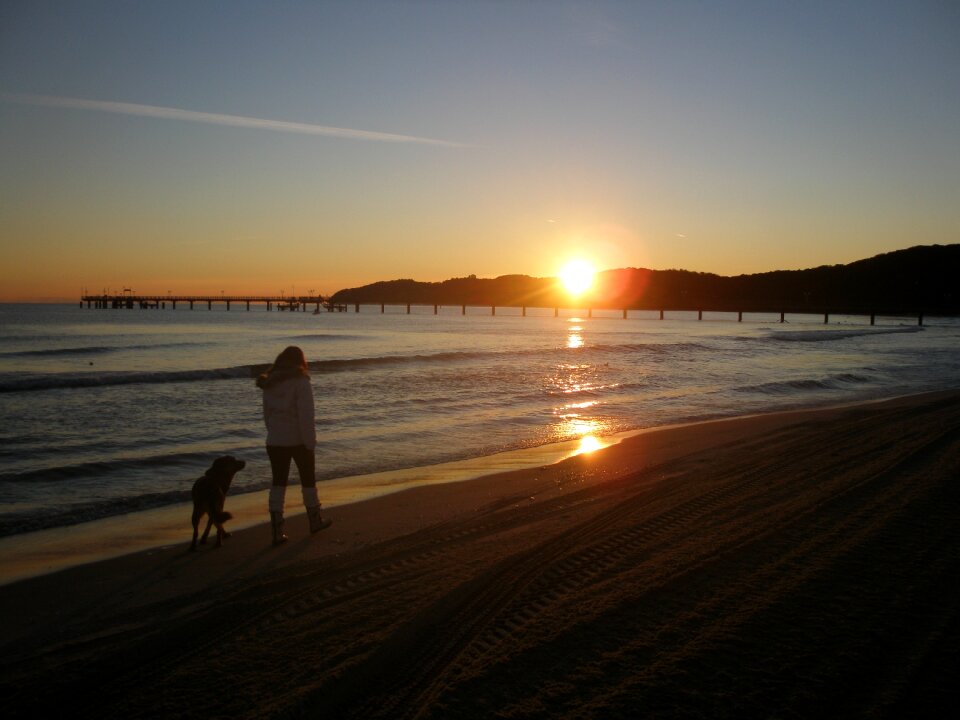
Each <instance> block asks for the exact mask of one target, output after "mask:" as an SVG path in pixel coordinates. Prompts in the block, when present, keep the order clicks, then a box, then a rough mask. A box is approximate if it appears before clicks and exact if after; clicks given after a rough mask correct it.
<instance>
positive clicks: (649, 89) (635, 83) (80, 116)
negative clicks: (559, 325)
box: [0, 2, 960, 299]
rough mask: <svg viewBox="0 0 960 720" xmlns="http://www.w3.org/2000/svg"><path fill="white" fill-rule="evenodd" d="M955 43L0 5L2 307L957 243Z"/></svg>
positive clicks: (956, 9)
mask: <svg viewBox="0 0 960 720" xmlns="http://www.w3.org/2000/svg"><path fill="white" fill-rule="evenodd" d="M958 40H960V5H958V4H957V3H954V2H823V3H821V2H804V3H788V2H726V3H719V2H623V3H619V2H611V3H604V2H591V3H577V2H555V3H548V2H517V3H511V2H436V3H428V2H376V3H375V2H350V3H332V2H328V3H324V2H319V3H310V2H272V3H252V2H155V3H146V2H82V3H74V2H6V3H4V4H3V6H2V8H0V195H2V197H0V248H2V249H0V260H2V266H3V270H0V273H2V275H0V281H2V282H0V285H2V286H3V288H4V290H2V291H0V298H6V299H11V298H20V299H29V298H33V297H70V298H73V297H75V296H76V294H77V292H79V290H80V288H81V287H87V288H91V289H100V288H104V287H121V286H133V287H136V288H138V289H142V290H144V291H153V290H155V291H158V292H165V291H166V290H168V289H171V290H173V291H174V292H208V291H218V290H220V289H228V290H229V289H234V290H237V291H244V292H247V291H249V292H255V291H264V292H275V291H279V290H280V289H288V290H289V289H291V288H293V287H299V288H300V289H303V290H306V289H310V288H319V289H323V290H324V291H326V292H332V291H334V290H337V289H340V288H342V287H347V286H352V285H357V284H361V283H365V282H372V281H375V280H381V279H392V278H398V277H412V278H416V279H420V280H442V279H445V278H447V277H453V276H459V275H466V274H471V273H475V274H477V275H480V276H494V275H499V274H505V273H515V272H516V273H525V274H530V275H538V276H545V275H552V274H555V273H556V271H557V268H558V267H559V265H561V264H562V263H563V262H565V261H566V260H567V259H569V258H570V257H572V256H574V255H579V256H583V257H586V258H588V259H590V260H591V261H593V262H594V263H595V264H596V265H597V266H598V267H600V268H607V267H622V266H637V267H639V266H643V267H652V268H659V269H664V268H671V267H681V268H686V269H691V270H700V271H708V272H718V273H721V274H725V275H734V274H739V273H749V272H761V271H765V270H774V269H782V268H786V269H789V268H803V267H813V266H817V265H821V264H833V263H842V262H850V261H853V260H856V259H860V258H863V257H868V256H871V255H874V254H877V253H880V252H886V251H890V250H894V249H898V248H903V247H909V246H912V245H917V244H934V243H939V244H946V243H952V242H957V241H958V237H960V129H958V128H960V42H958ZM157 108H162V109H163V110H158V109H157ZM305 126H309V127H305ZM330 128H336V129H339V130H342V131H347V132H336V133H335V132H332V131H330V130H329V129H330ZM384 136H388V137H384ZM392 136H403V137H402V138H396V137H392ZM410 138H412V139H413V140H409V139H410Z"/></svg>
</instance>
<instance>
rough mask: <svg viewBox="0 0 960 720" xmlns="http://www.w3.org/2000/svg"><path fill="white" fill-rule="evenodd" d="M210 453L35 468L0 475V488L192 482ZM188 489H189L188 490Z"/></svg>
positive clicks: (239, 451) (235, 451)
mask: <svg viewBox="0 0 960 720" xmlns="http://www.w3.org/2000/svg"><path fill="white" fill-rule="evenodd" d="M248 449H249V448H235V449H231V450H223V451H221V452H219V453H218V454H219V455H230V454H232V455H238V456H239V455H242V454H243V453H244V452H245V451H246V450H248ZM212 456H213V455H212V453H210V452H209V451H206V452H199V451H197V452H179V453H165V454H162V455H147V456H143V457H136V458H119V459H114V460H98V461H94V462H83V463H75V464H72V465H57V466H52V467H45V468H35V469H33V470H27V471H25V472H8V473H3V474H0V486H3V485H6V484H9V483H44V482H45V483H60V482H72V481H76V480H81V479H85V478H96V479H97V480H102V479H104V478H107V477H108V476H111V475H123V476H130V475H134V474H137V473H143V472H152V471H155V470H157V469H164V470H166V471H169V472H175V473H184V477H185V478H191V481H192V479H196V478H197V477H199V476H200V475H202V474H203V472H204V471H205V470H206V469H207V468H208V467H209V466H210V462H211V457H212ZM188 489H189V488H188Z"/></svg>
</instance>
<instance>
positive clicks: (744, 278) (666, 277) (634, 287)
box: [332, 244, 960, 315]
mask: <svg viewBox="0 0 960 720" xmlns="http://www.w3.org/2000/svg"><path fill="white" fill-rule="evenodd" d="M958 288H960V244H954V245H923V246H917V247H912V248H909V249H906V250H897V251H894V252H890V253H885V254H883V255H877V256H875V257H872V258H868V259H866V260H858V261H857V262H853V263H850V264H849V265H830V266H827V265H824V266H821V267H816V268H811V269H808V270H778V271H775V272H767V273H759V274H755V275H738V276H736V277H724V276H721V275H714V274H712V273H699V272H690V271H688V270H648V269H645V268H623V269H619V270H607V271H604V272H600V273H597V276H596V279H595V281H594V287H593V288H592V290H591V291H590V292H588V293H586V294H584V295H583V296H582V297H580V298H578V299H576V300H572V299H571V298H570V296H569V295H568V294H567V293H566V292H565V291H564V290H563V289H562V288H561V287H560V286H559V284H558V282H557V280H556V279H555V278H535V277H530V276H527V275H503V276H501V277H497V278H478V277H476V276H475V275H471V276H469V277H464V278H452V279H450V280H444V281H442V282H418V281H415V280H389V281H381V282H376V283H372V284H370V285H364V286H363V287H358V288H350V289H346V290H340V291H338V292H337V293H335V294H334V295H333V297H332V301H333V302H335V303H348V304H353V303H361V304H379V303H385V304H406V303H410V304H414V305H419V304H426V305H491V306H492V305H497V306H500V307H507V306H524V305H525V306H527V307H592V308H598V309H599V308H616V309H620V308H627V309H666V310H698V309H703V310H731V311H738V310H743V311H758V310H764V311H781V310H782V311H786V312H803V311H810V312H824V311H831V312H841V311H842V312H863V313H870V312H876V313H896V312H908V313H914V312H921V311H922V312H925V313H932V314H935V313H943V314H950V315H955V314H960V297H958Z"/></svg>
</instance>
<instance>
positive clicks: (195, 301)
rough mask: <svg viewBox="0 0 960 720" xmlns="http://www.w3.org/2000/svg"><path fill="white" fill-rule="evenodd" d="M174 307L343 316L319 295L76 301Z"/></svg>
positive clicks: (95, 297) (130, 306) (105, 297)
mask: <svg viewBox="0 0 960 720" xmlns="http://www.w3.org/2000/svg"><path fill="white" fill-rule="evenodd" d="M177 303H180V304H181V305H189V306H190V309H191V310H193V309H194V307H195V306H200V307H203V306H204V305H206V307H207V310H212V309H213V306H214V305H225V306H226V308H227V310H230V309H231V308H232V307H233V306H234V305H242V306H245V307H246V309H247V310H248V311H249V310H250V306H251V305H264V306H266V309H267V310H274V309H276V310H278V311H290V312H306V311H307V310H308V309H310V308H313V309H314V312H320V311H321V309H323V310H327V311H328V312H334V311H337V312H346V310H347V306H346V305H343V304H340V305H338V304H333V303H331V302H330V301H329V299H328V298H324V297H323V296H322V295H297V296H290V295H224V294H222V293H221V294H220V295H134V294H132V293H127V292H124V293H121V294H119V295H117V294H110V293H107V294H100V295H83V296H82V297H81V298H80V306H81V307H83V306H84V305H86V306H87V307H88V308H97V309H113V310H117V309H121V308H125V309H130V310H132V309H134V308H139V309H141V310H149V309H153V310H159V309H165V308H167V307H168V306H169V307H170V308H171V309H172V310H176V309H177Z"/></svg>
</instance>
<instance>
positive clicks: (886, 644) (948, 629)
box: [0, 391, 960, 718]
mask: <svg viewBox="0 0 960 720" xmlns="http://www.w3.org/2000/svg"><path fill="white" fill-rule="evenodd" d="M291 496H293V497H295V496H296V494H295V493H291ZM958 501H960V392H957V391H950V392H943V393H935V394H929V395H923V396H914V397H909V398H901V399H897V400H893V401H888V402H884V403H874V404H866V405H859V406H853V407H848V408H839V409H832V410H817V411H807V412H794V413H780V414H774V415H767V416H760V417H751V418H741V419H735V420H724V421H715V422H709V423H701V424H697V425H691V426H687V427H681V428H673V429H667V430H662V431H658V432H651V433H645V434H642V435H639V436H637V437H635V438H631V439H630V440H627V441H624V442H623V443H621V444H619V445H616V446H613V447H611V448H608V449H606V450H603V451H600V452H597V453H593V454H591V455H582V456H579V457H576V458H572V459H570V460H567V461H565V462H563V463H560V464H557V465H551V466H549V467H544V468H540V469H537V470H534V471H522V472H517V473H509V474H501V475H494V476H490V477H486V478H481V479H478V480H474V481H469V482H464V483H457V484H451V485H442V486H434V487H429V488H421V489H415V490H409V491H405V492H403V493H400V494H397V495H392V496H388V497H383V498H379V499H376V500H372V501H368V502H364V503H358V504H354V505H345V506H342V507H339V508H335V509H333V510H331V512H330V516H331V517H332V518H333V519H334V526H333V528H331V529H330V530H327V531H324V532H323V533H321V534H319V535H317V536H313V537H310V536H309V534H308V533H307V530H306V526H305V522H306V521H305V518H303V516H299V517H294V518H292V519H291V521H290V522H289V526H288V534H289V535H290V536H291V542H289V543H288V544H287V545H285V546H283V547H279V548H271V547H269V545H268V535H269V533H268V530H267V529H266V528H264V527H258V528H252V529H249V530H243V531H240V532H237V533H235V534H234V536H233V537H232V538H230V539H229V540H227V541H226V543H225V545H224V547H223V548H221V549H219V550H214V549H212V548H207V549H204V550H203V551H201V552H197V553H193V554H191V553H189V552H187V551H186V541H187V540H188V538H189V527H188V519H187V518H184V543H183V544H182V545H181V546H178V547H176V548H167V549H162V550H156V551H151V552H146V553H139V554H136V555H130V556H126V557H121V558H116V559H113V560H107V561H103V562H100V563H95V564H91V565H86V566H83V567H79V568H73V569H70V570H65V571H62V572H58V573H55V574H51V575H47V576H43V577H38V578H34V579H30V580H25V581H22V582H18V583H14V584H11V585H7V586H5V587H0V618H2V626H0V658H2V659H0V663H2V675H0V678H2V679H0V693H2V694H0V698H2V700H0V711H2V713H3V716H4V717H5V718H10V717H50V716H53V717H58V716H68V717H88V716H89V717H98V718H107V717H129V718H134V717H178V718H183V717H196V718H211V717H231V718H244V717H304V716H306V717H323V718H338V717H345V718H377V717H382V718H413V717H417V718H491V717H503V718H528V717H537V718H548V717H549V718H588V717H595V718H617V717H624V718H627V717H629V718H641V717H709V718H723V717H737V718H742V717H784V718H787V717H824V716H834V717H934V716H937V715H938V712H937V711H938V708H949V707H951V706H954V705H955V704H956V701H957V700H958V699H960V691H958V687H957V679H958V670H960V663H958V657H957V653H958V648H960V625H958V614H957V611H958V607H960V542H958V541H960V522H958V521H960V512H958V509H960V502H958ZM227 503H228V505H227V506H228V509H229V503H230V501H229V499H228V501H227Z"/></svg>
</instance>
